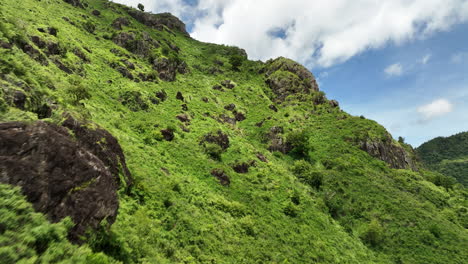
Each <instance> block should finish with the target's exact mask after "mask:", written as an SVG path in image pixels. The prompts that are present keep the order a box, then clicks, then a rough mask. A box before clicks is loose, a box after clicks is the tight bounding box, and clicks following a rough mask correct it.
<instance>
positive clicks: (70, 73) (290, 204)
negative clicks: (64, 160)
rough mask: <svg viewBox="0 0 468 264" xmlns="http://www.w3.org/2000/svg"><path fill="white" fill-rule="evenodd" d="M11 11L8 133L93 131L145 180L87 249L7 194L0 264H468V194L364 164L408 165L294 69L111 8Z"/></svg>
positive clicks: (101, 4)
mask: <svg viewBox="0 0 468 264" xmlns="http://www.w3.org/2000/svg"><path fill="white" fill-rule="evenodd" d="M69 3H71V4H69ZM0 12H1V16H0V87H1V89H0V121H2V122H6V121H12V120H18V121H27V122H34V121H36V120H39V119H41V120H42V121H46V122H52V123H57V124H60V123H61V122H63V120H64V113H67V114H69V115H73V116H74V117H75V118H77V119H82V120H89V121H92V122H94V123H96V124H97V125H99V126H100V127H102V128H104V129H106V130H107V131H109V132H110V133H112V135H114V136H115V137H116V138H117V139H118V140H119V142H120V144H121V146H122V148H123V150H124V153H125V156H126V159H127V165H128V167H129V169H130V171H131V173H132V175H133V178H134V184H133V186H132V188H131V189H130V190H124V188H122V190H121V191H120V192H119V200H120V209H119V213H118V216H117V220H116V222H115V223H114V224H113V225H112V226H111V228H110V229H105V228H103V229H102V230H99V231H94V232H92V234H90V235H89V236H88V237H87V238H84V244H83V245H82V246H81V247H78V246H75V245H71V244H70V243H69V242H67V241H66V239H65V233H66V230H67V228H69V227H70V222H69V220H67V219H65V220H63V221H62V222H60V223H55V224H51V223H48V222H47V221H46V220H45V217H44V216H42V215H40V214H39V213H35V212H33V211H32V208H31V206H30V205H29V204H27V203H26V202H25V200H24V199H25V198H24V197H23V196H22V195H20V193H19V191H18V189H16V188H14V189H12V187H10V186H6V185H1V186H0V203H1V207H0V221H1V222H0V259H1V260H2V261H4V260H6V261H7V262H6V263H15V262H18V261H19V260H21V261H23V263H34V262H35V261H36V260H37V262H41V261H42V263H54V262H60V261H64V262H72V263H80V262H82V263H92V261H94V262H101V263H106V262H112V261H120V262H123V263H424V264H426V263H444V264H447V263H460V264H461V263H467V262H468V252H467V251H466V247H467V245H468V232H467V230H466V228H467V227H468V213H467V208H468V205H467V202H466V201H467V200H466V196H467V192H466V190H465V189H464V188H463V187H462V186H461V185H458V184H454V183H450V182H449V183H445V184H438V183H439V180H440V179H442V180H444V179H446V178H445V176H443V175H441V174H438V173H435V172H430V171H426V170H424V169H417V170H411V169H410V168H409V167H408V168H406V169H394V168H391V166H390V165H389V164H387V163H386V162H384V161H381V160H379V159H377V158H375V157H373V156H371V155H369V154H368V153H367V152H366V151H363V150H362V149H363V148H362V145H363V144H364V143H368V144H367V145H368V146H370V147H372V146H384V147H388V148H392V149H396V150H401V149H402V151H403V150H404V151H406V152H408V157H412V156H413V153H412V148H411V146H409V145H405V144H403V143H399V142H397V141H395V140H393V139H392V138H391V137H389V135H388V133H387V131H385V129H384V128H383V127H382V126H380V125H379V124H377V123H376V122H374V121H371V120H368V119H365V118H364V117H355V116H351V115H349V114H347V113H345V112H343V111H342V110H341V109H340V108H339V107H337V103H336V102H333V101H329V100H328V99H327V98H326V97H325V94H324V93H323V92H321V91H316V90H315V89H314V86H313V85H310V81H311V79H310V76H309V75H308V74H306V73H303V72H300V71H299V70H298V69H301V67H299V66H298V65H297V64H296V63H294V62H292V61H290V60H287V59H284V58H280V59H278V60H275V61H270V62H268V63H263V62H260V61H250V60H248V59H247V58H246V55H245V54H244V52H243V51H242V50H240V49H238V48H236V47H228V46H221V45H214V44H208V43H201V42H198V41H196V40H194V39H191V38H190V37H188V36H187V34H186V33H185V32H183V31H181V30H177V23H175V26H174V27H172V28H169V27H167V26H163V27H160V28H152V27H148V26H147V25H144V24H142V23H141V21H143V20H141V19H140V20H137V19H136V18H135V17H136V16H135V14H137V15H138V14H140V13H134V12H139V11H136V10H130V9H128V8H127V7H124V6H121V5H117V4H113V3H110V2H107V1H105V0H94V1H91V0H88V1H86V3H85V1H78V0H67V1H62V0H47V1H46V0H43V1H36V0H25V1H21V2H18V1H14V0H3V1H1V2H0ZM130 14H133V15H130ZM166 16H167V14H166V15H164V16H163V17H162V18H161V19H163V18H164V19H165V18H167V17H166ZM169 18H170V17H169ZM139 21H140V22H139ZM304 76H305V77H304ZM284 84H286V88H285V85H284ZM272 87H274V88H275V89H273V88H272ZM389 153H390V154H389V155H393V154H392V153H396V152H394V151H391V152H389ZM392 158H393V157H389V159H390V160H391V159H392ZM0 177H1V173H0ZM434 183H436V184H434ZM19 223H24V224H22V225H20V224H19ZM18 252H20V253H18ZM21 252H23V253H21ZM93 252H94V253H93Z"/></svg>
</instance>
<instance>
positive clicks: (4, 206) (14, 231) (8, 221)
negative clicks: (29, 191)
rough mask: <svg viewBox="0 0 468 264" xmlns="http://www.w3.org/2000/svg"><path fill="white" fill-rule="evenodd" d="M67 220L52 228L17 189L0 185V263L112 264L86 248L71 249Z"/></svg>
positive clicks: (99, 254)
mask: <svg viewBox="0 0 468 264" xmlns="http://www.w3.org/2000/svg"><path fill="white" fill-rule="evenodd" d="M72 226H73V222H72V221H71V220H70V219H69V218H65V219H64V220H62V221H61V222H59V223H55V224H51V223H49V222H48V221H47V219H46V217H45V216H44V215H42V214H40V213H36V212H34V209H33V208H32V205H31V204H30V203H28V202H27V201H26V200H25V198H24V196H23V195H22V194H21V191H20V189H19V188H18V187H13V186H10V185H5V184H0V262H1V263H114V262H115V261H113V260H112V259H110V258H109V257H107V256H105V255H104V254H102V253H93V252H92V251H91V249H90V248H89V247H87V246H80V247H78V246H76V245H72V244H71V243H70V242H69V241H68V240H67V231H68V229H69V228H71V227H72Z"/></svg>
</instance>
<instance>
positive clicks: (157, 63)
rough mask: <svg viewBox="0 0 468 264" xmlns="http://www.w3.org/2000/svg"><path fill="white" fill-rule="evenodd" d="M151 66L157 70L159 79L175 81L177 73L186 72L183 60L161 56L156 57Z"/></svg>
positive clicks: (186, 67) (186, 68)
mask: <svg viewBox="0 0 468 264" xmlns="http://www.w3.org/2000/svg"><path fill="white" fill-rule="evenodd" d="M153 68H154V69H155V70H156V71H158V73H159V78H160V79H161V80H163V81H168V82H173V81H175V80H176V75H177V73H179V74H185V73H187V72H188V66H187V64H186V63H185V62H184V61H178V60H173V59H167V58H163V57H161V58H156V59H155V60H154V61H153Z"/></svg>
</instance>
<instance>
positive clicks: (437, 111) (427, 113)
mask: <svg viewBox="0 0 468 264" xmlns="http://www.w3.org/2000/svg"><path fill="white" fill-rule="evenodd" d="M417 111H418V113H419V114H421V115H422V118H423V119H422V121H429V120H431V119H433V118H436V117H439V116H443V115H446V114H448V113H450V112H452V111H453V104H452V103H451V102H450V101H448V100H447V99H437V100H434V101H432V102H431V103H429V104H426V105H422V106H420V107H418V109H417Z"/></svg>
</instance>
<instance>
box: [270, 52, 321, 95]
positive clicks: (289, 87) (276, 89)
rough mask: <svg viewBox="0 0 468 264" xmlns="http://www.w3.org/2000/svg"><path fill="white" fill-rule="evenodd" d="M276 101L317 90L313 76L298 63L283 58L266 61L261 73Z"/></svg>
mask: <svg viewBox="0 0 468 264" xmlns="http://www.w3.org/2000/svg"><path fill="white" fill-rule="evenodd" d="M261 72H262V73H264V74H265V76H266V83H267V85H268V86H269V87H270V88H271V90H272V91H273V93H274V94H275V95H276V98H275V99H277V100H278V101H284V100H285V99H286V97H288V96H289V95H294V94H310V93H311V92H314V91H315V92H316V91H318V90H319V88H318V85H317V82H316V81H315V77H314V75H313V74H312V73H311V72H310V71H309V70H307V69H306V68H305V67H304V66H302V65H300V64H299V63H297V62H295V61H292V60H290V59H286V58H283V57H280V58H277V59H274V60H269V61H267V63H266V65H265V67H264V68H263V69H262V71H261Z"/></svg>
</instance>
